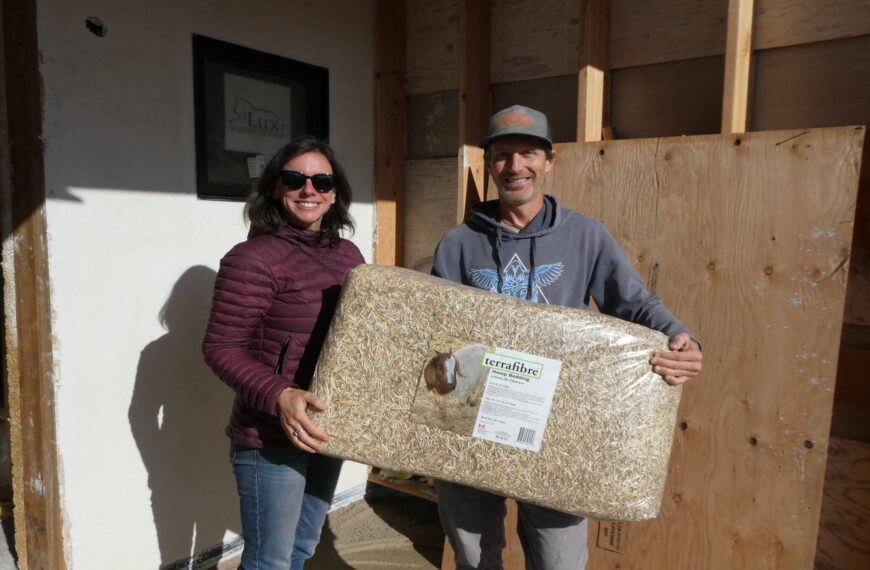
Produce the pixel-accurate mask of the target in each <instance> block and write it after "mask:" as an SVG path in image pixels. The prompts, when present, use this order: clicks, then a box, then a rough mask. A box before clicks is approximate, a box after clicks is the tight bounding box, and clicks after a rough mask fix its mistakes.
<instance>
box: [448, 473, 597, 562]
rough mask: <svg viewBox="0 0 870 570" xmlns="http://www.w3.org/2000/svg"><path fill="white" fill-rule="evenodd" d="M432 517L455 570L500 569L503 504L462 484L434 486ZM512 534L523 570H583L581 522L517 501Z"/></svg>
mask: <svg viewBox="0 0 870 570" xmlns="http://www.w3.org/2000/svg"><path fill="white" fill-rule="evenodd" d="M435 488H436V489H437V490H438V514H439V515H440V516H441V526H442V527H443V528H444V532H445V533H446V534H447V539H448V540H449V541H450V546H452V547H453V551H454V552H455V553H456V568H457V570H470V569H478V570H501V569H502V560H501V551H502V550H503V549H504V546H505V537H504V516H505V512H506V508H505V499H504V497H500V496H498V495H493V494H492V493H487V492H485V491H478V490H477V489H472V488H470V487H465V486H464V485H457V484H454V483H447V482H445V481H435ZM517 507H518V513H517V534H519V536H520V542H521V543H522V545H523V552H524V554H525V558H526V569H527V570H583V569H584V568H585V567H586V561H587V560H588V559H589V552H588V548H587V546H586V540H587V536H586V535H587V530H586V529H587V523H586V519H585V518H583V517H580V516H577V515H570V514H568V513H563V512H561V511H556V510H553V509H547V508H545V507H538V506H536V505H530V504H528V503H523V502H521V501H517Z"/></svg>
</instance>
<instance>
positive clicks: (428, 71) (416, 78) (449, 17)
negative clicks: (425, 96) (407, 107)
mask: <svg viewBox="0 0 870 570" xmlns="http://www.w3.org/2000/svg"><path fill="white" fill-rule="evenodd" d="M405 9H406V11H407V41H406V46H405V52H406V54H407V56H406V77H405V92H406V93H407V94H408V95H417V94H420V93H434V92H436V91H444V90H447V89H458V88H459V55H458V51H459V0H408V2H407V5H406V8H405Z"/></svg>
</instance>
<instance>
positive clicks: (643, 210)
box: [551, 128, 864, 570]
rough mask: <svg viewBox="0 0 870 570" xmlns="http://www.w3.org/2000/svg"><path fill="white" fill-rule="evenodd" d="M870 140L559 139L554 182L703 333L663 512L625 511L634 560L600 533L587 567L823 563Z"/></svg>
mask: <svg viewBox="0 0 870 570" xmlns="http://www.w3.org/2000/svg"><path fill="white" fill-rule="evenodd" d="M863 137H864V130H863V129H855V128H838V129H820V130H811V131H809V132H804V131H802V130H800V131H785V132H765V133H752V134H748V135H743V136H726V135H712V136H701V137H691V138H667V139H649V140H632V141H610V142H602V143H590V144H585V145H584V144H569V145H557V151H558V152H559V153H560V156H559V158H558V160H557V162H556V167H555V172H554V176H553V178H552V180H551V182H552V186H551V190H552V191H553V193H555V194H557V195H559V196H561V197H562V199H563V201H564V203H565V204H566V205H568V206H569V207H572V208H574V209H576V210H579V211H582V212H587V213H589V214H591V215H593V216H595V217H598V218H599V219H601V220H602V221H603V222H604V223H605V224H606V225H607V226H608V227H609V228H610V230H611V231H612V233H614V235H615V236H616V237H617V239H618V240H619V241H620V242H621V243H622V244H623V246H624V248H625V249H626V251H627V252H628V255H629V257H630V258H632V259H633V260H635V261H636V262H637V265H638V269H639V271H640V272H641V274H642V275H643V276H644V277H646V278H647V281H648V283H649V284H650V286H651V288H652V289H654V290H655V291H656V293H657V294H658V295H660V296H661V297H662V298H663V299H664V300H665V302H666V304H668V305H669V306H670V307H671V308H672V309H673V310H674V312H675V313H676V314H677V315H678V316H679V317H680V318H681V319H683V320H684V322H686V323H687V324H688V325H689V326H690V327H691V328H692V329H693V330H694V332H695V334H696V335H698V337H699V338H700V339H701V340H702V341H703V342H704V344H705V371H704V374H703V375H702V377H700V378H698V379H697V380H695V381H693V382H692V383H690V384H689V385H688V386H687V387H686V390H685V392H684V401H683V405H682V406H681V410H680V414H679V418H678V427H677V431H676V434H677V436H676V441H675V445H674V452H673V455H672V461H671V466H670V471H669V480H668V484H667V486H666V489H665V500H664V504H663V506H662V516H661V517H660V518H659V519H657V520H656V521H652V522H648V523H629V525H628V528H627V529H624V533H625V534H624V536H625V537H626V538H625V540H624V546H623V548H624V554H618V553H615V552H610V551H606V550H604V549H601V548H597V547H596V546H595V542H594V541H593V542H592V560H591V563H590V565H589V568H590V570H597V569H603V568H613V567H614V566H615V565H616V564H619V565H621V566H620V567H621V568H623V569H628V568H632V569H641V568H644V569H645V568H669V569H670V568H673V569H695V568H717V569H733V570H751V569H755V568H758V569H761V568H782V569H789V570H794V569H802V568H807V569H808V568H811V567H812V564H813V559H814V556H815V536H816V531H817V527H818V521H819V511H820V506H821V499H822V487H823V477H824V471H825V462H826V450H827V444H828V433H829V428H830V418H831V406H832V401H833V388H834V380H835V377H836V366H837V355H838V351H839V340H840V328H841V325H842V322H841V318H842V308H843V302H844V296H845V285H846V277H845V271H844V269H845V267H846V264H845V260H846V258H847V256H848V251H849V244H850V240H851V230H852V216H853V215H854V208H855V197H856V188H857V181H858V163H859V159H860V154H861V145H862V141H863ZM602 151H603V153H602ZM594 526H595V525H593V527H594Z"/></svg>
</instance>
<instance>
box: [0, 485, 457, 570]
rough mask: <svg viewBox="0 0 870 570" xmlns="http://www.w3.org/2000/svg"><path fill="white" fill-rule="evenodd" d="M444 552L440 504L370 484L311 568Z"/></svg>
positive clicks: (344, 511)
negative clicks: (439, 518) (439, 513)
mask: <svg viewBox="0 0 870 570" xmlns="http://www.w3.org/2000/svg"><path fill="white" fill-rule="evenodd" d="M443 547H444V532H443V531H442V530H441V525H440V523H439V522H438V509H437V506H436V505H435V503H433V502H431V501H426V500H424V499H419V498H417V497H413V496H411V495H407V494H405V493H402V492H400V491H394V490H392V489H388V488H386V487H381V486H380V485H376V484H373V483H369V486H368V488H367V490H366V495H365V498H364V499H362V500H360V501H356V502H355V503H351V504H350V505H347V506H345V507H342V508H340V509H336V510H335V511H332V512H331V513H329V516H328V517H327V521H326V526H325V527H324V529H323V534H322V536H321V539H320V545H319V546H318V547H317V552H316V553H315V555H314V558H312V559H311V560H309V561H308V563H307V564H306V565H305V568H306V570H388V569H389V570H395V569H397V568H400V569H402V570H438V569H439V568H441V556H442V550H443ZM238 563H239V559H238V557H236V558H233V559H229V560H225V561H223V562H221V563H220V564H219V565H218V566H217V567H216V569H215V570H235V568H236V566H237V565H238ZM0 570H4V569H3V568H2V567H0Z"/></svg>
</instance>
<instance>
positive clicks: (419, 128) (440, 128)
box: [405, 89, 459, 158]
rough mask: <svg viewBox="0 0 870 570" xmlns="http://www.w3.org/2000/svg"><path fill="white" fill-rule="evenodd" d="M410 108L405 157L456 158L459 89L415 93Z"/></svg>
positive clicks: (408, 101) (409, 100) (408, 103)
mask: <svg viewBox="0 0 870 570" xmlns="http://www.w3.org/2000/svg"><path fill="white" fill-rule="evenodd" d="M407 108H408V118H407V121H408V147H407V153H406V155H405V158H444V157H448V156H454V157H455V156H456V149H457V148H458V146H459V92H458V91H457V90H456V89H453V90H450V91H439V92H438V93H425V94H422V95H411V96H409V97H408V98H407Z"/></svg>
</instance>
